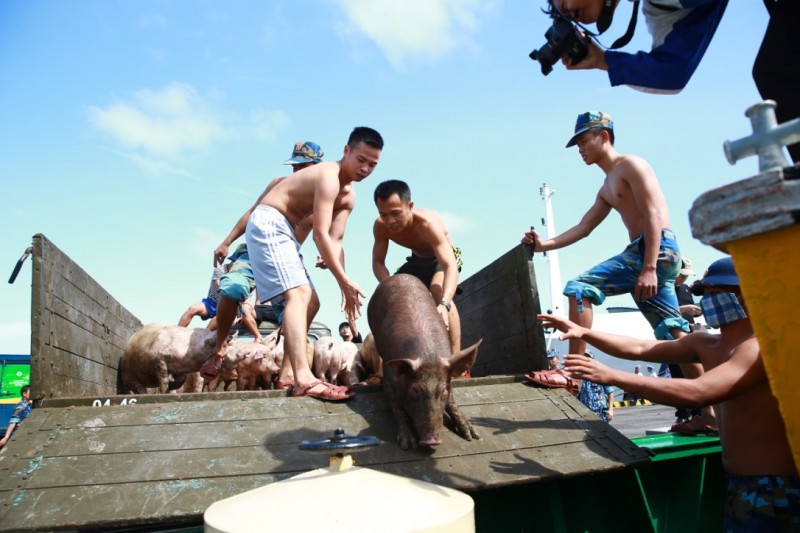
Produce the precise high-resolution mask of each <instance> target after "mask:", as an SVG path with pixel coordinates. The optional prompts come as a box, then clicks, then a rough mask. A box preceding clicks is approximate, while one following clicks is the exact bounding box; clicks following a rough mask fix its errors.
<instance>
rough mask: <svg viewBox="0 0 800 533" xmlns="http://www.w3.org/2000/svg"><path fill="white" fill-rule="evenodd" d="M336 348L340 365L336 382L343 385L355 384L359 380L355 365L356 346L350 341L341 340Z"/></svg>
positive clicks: (359, 376)
mask: <svg viewBox="0 0 800 533" xmlns="http://www.w3.org/2000/svg"><path fill="white" fill-rule="evenodd" d="M338 349H339V356H340V357H341V360H342V366H341V368H340V369H339V373H338V374H337V375H336V384H337V385H344V386H345V387H351V386H353V385H357V384H358V383H359V382H360V381H361V374H360V373H359V371H358V367H357V366H356V354H357V353H358V346H356V345H355V343H354V342H352V341H342V342H340V343H339V346H338Z"/></svg>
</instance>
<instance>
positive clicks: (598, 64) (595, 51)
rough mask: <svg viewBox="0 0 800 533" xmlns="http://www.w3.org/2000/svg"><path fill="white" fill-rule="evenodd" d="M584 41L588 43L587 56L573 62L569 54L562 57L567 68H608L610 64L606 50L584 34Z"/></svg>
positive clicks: (562, 61)
mask: <svg viewBox="0 0 800 533" xmlns="http://www.w3.org/2000/svg"><path fill="white" fill-rule="evenodd" d="M583 39H584V42H585V43H586V48H587V52H586V57H584V58H583V59H581V60H580V61H578V62H577V63H575V64H574V65H573V64H572V59H570V58H569V56H564V57H562V58H561V63H562V64H563V65H564V66H565V67H566V68H567V70H588V69H598V70H608V64H606V52H605V50H603V49H602V48H600V46H599V45H598V44H597V43H596V42H595V41H594V39H591V38H589V37H587V36H586V34H585V33H584V34H583Z"/></svg>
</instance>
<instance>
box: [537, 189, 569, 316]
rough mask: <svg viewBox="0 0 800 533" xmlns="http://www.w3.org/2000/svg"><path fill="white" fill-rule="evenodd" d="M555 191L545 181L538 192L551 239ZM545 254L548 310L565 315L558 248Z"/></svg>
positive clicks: (554, 229)
mask: <svg viewBox="0 0 800 533" xmlns="http://www.w3.org/2000/svg"><path fill="white" fill-rule="evenodd" d="M555 193H556V191H554V190H553V189H551V188H550V187H548V186H547V184H546V183H543V184H542V187H541V188H540V189H539V194H541V196H542V199H543V200H544V212H545V226H546V227H547V238H548V239H552V238H553V237H555V235H556V223H555V220H554V218H553V203H552V200H551V199H552V197H553V195H554V194H555ZM545 256H546V257H547V261H548V263H549V266H550V276H549V277H550V312H551V313H552V314H553V315H556V316H567V315H566V314H565V313H564V295H563V294H562V291H563V286H562V285H561V268H560V265H559V263H558V250H550V251H549V252H546V253H545Z"/></svg>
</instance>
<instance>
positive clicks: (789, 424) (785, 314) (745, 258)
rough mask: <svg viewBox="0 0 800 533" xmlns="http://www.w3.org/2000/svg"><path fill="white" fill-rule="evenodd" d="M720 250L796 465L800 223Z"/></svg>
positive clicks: (799, 446) (799, 459)
mask: <svg viewBox="0 0 800 533" xmlns="http://www.w3.org/2000/svg"><path fill="white" fill-rule="evenodd" d="M724 248H726V249H727V251H728V252H729V253H730V254H731V256H732V257H733V263H734V264H735V265H736V273H737V274H738V275H739V282H740V283H741V288H742V294H743V295H744V298H745V301H746V302H747V310H748V312H749V314H750V322H751V323H752V324H753V329H754V330H755V332H756V335H757V336H758V342H759V345H760V346H761V356H762V359H763V361H764V367H765V368H766V371H767V376H768V377H769V384H770V387H771V388H772V393H773V394H774V395H775V398H777V400H778V405H779V407H780V410H781V416H783V421H784V423H785V424H786V436H787V438H788V439H789V445H790V446H791V448H792V455H793V456H794V464H795V465H796V466H797V467H798V468H800V386H798V383H800V313H798V311H797V301H798V296H800V224H795V225H793V226H789V227H786V228H782V229H779V230H775V231H768V232H765V233H761V234H758V235H753V236H751V237H745V238H742V239H738V240H735V241H729V242H726V243H725V244H724Z"/></svg>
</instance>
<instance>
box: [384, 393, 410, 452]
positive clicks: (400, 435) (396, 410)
mask: <svg viewBox="0 0 800 533" xmlns="http://www.w3.org/2000/svg"><path fill="white" fill-rule="evenodd" d="M386 396H387V398H388V400H389V408H390V409H391V410H392V415H393V416H394V420H395V422H397V444H399V445H400V447H401V448H402V449H404V450H407V449H409V448H416V447H417V438H416V437H415V436H414V430H413V429H412V426H411V420H410V419H409V418H408V415H407V414H406V412H405V410H404V409H403V408H402V407H400V403H399V402H398V401H397V398H396V397H395V396H394V394H393V393H392V392H391V387H386Z"/></svg>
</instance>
